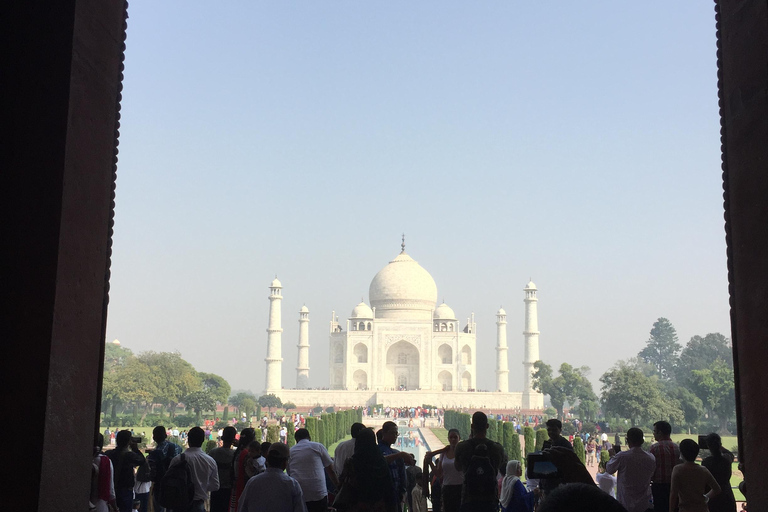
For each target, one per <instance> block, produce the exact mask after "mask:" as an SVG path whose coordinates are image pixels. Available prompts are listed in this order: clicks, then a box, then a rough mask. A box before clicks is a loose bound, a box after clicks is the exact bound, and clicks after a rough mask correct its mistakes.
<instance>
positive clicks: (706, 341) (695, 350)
mask: <svg viewBox="0 0 768 512" xmlns="http://www.w3.org/2000/svg"><path fill="white" fill-rule="evenodd" d="M717 359H722V360H723V361H725V362H726V364H727V365H728V366H730V367H733V351H732V350H731V343H730V340H729V339H728V338H726V337H725V336H723V335H722V334H720V333H719V332H714V333H709V334H707V335H706V336H704V337H703V338H702V337H701V336H694V337H692V338H691V339H690V341H689V342H688V344H687V345H686V346H685V348H684V349H683V351H682V352H680V360H679V362H678V366H677V381H678V382H679V383H680V384H685V385H688V386H689V387H690V385H691V383H692V381H691V376H692V372H693V371H695V370H703V369H705V368H709V366H710V365H711V364H712V363H713V362H714V361H716V360H717Z"/></svg>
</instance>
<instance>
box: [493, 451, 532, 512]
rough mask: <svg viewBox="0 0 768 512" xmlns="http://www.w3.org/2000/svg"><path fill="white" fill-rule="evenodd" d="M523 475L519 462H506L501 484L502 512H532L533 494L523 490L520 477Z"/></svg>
mask: <svg viewBox="0 0 768 512" xmlns="http://www.w3.org/2000/svg"><path fill="white" fill-rule="evenodd" d="M522 475H523V466H522V465H521V464H520V461H519V460H511V461H509V462H507V473H506V475H505V476H504V480H503V481H502V482H501V497H500V498H499V502H500V503H501V510H502V512H533V500H534V497H535V496H536V494H535V492H528V491H526V490H525V486H524V485H523V482H521V481H520V477H521V476H522Z"/></svg>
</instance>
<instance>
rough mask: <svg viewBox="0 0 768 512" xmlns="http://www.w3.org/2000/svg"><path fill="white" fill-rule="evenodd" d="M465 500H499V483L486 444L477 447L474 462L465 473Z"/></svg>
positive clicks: (473, 456)
mask: <svg viewBox="0 0 768 512" xmlns="http://www.w3.org/2000/svg"><path fill="white" fill-rule="evenodd" d="M463 491H464V499H463V500H462V501H465V500H472V501H474V500H477V499H480V500H483V501H487V500H493V499H494V498H498V483H497V481H496V469H495V468H494V467H493V464H491V459H490V458H489V457H488V447H487V446H486V445H485V444H478V445H477V446H475V450H474V453H473V455H472V460H471V461H470V463H469V466H468V467H467V469H466V471H465V472H464V489H463Z"/></svg>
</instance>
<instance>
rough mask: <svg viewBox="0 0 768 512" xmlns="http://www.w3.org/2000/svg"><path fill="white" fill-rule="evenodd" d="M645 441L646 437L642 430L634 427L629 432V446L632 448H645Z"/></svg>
mask: <svg viewBox="0 0 768 512" xmlns="http://www.w3.org/2000/svg"><path fill="white" fill-rule="evenodd" d="M643 441H645V437H644V436H643V431H642V430H640V429H639V428H637V427H632V428H631V429H629V430H627V445H629V447H630V448H634V447H636V446H643Z"/></svg>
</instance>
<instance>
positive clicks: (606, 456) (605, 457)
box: [600, 450, 611, 464]
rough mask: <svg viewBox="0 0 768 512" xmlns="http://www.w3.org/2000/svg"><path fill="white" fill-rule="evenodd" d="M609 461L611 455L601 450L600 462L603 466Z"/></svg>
mask: <svg viewBox="0 0 768 512" xmlns="http://www.w3.org/2000/svg"><path fill="white" fill-rule="evenodd" d="M609 460H611V455H610V454H609V453H608V450H603V451H601V452H600V462H602V463H604V464H608V461H609Z"/></svg>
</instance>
